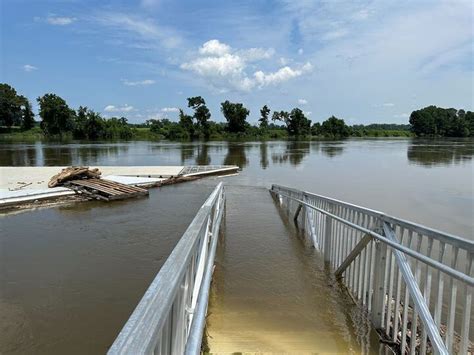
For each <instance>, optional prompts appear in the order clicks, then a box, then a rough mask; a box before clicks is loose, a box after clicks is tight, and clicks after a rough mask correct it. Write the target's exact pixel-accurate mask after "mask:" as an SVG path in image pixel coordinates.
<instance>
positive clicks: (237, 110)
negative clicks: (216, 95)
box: [221, 100, 250, 133]
mask: <svg viewBox="0 0 474 355" xmlns="http://www.w3.org/2000/svg"><path fill="white" fill-rule="evenodd" d="M221 111H222V114H223V115H224V117H225V119H226V120H227V130H228V131H229V132H231V133H242V132H245V129H246V126H247V116H248V115H249V114H250V111H249V110H247V109H246V108H245V107H244V105H243V104H241V103H232V102H229V101H228V100H226V101H224V102H222V103H221Z"/></svg>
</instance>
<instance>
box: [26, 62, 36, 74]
mask: <svg viewBox="0 0 474 355" xmlns="http://www.w3.org/2000/svg"><path fill="white" fill-rule="evenodd" d="M37 69H38V68H37V67H35V66H34V65H31V64H25V65H24V66H23V70H24V71H26V72H28V73H29V72H31V71H34V70H37Z"/></svg>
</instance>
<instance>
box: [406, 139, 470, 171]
mask: <svg viewBox="0 0 474 355" xmlns="http://www.w3.org/2000/svg"><path fill="white" fill-rule="evenodd" d="M473 155H474V141H473V140H467V141H465V142H456V143H453V142H449V143H448V142H439V143H438V142H436V141H419V140H414V141H412V142H410V144H409V146H408V149H407V158H408V161H409V162H410V163H412V164H415V165H421V166H424V167H434V166H450V165H458V164H462V163H464V162H467V161H470V160H471V159H472V156H473Z"/></svg>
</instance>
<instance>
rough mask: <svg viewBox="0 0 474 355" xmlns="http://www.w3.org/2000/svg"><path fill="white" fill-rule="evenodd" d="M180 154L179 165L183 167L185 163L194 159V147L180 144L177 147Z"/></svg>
mask: <svg viewBox="0 0 474 355" xmlns="http://www.w3.org/2000/svg"><path fill="white" fill-rule="evenodd" d="M179 150H180V153H181V165H185V164H186V161H187V160H189V159H191V158H193V157H194V146H192V145H187V144H181V145H180V146H179Z"/></svg>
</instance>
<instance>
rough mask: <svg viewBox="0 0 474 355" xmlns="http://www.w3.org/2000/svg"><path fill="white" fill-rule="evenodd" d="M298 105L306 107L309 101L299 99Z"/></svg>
mask: <svg viewBox="0 0 474 355" xmlns="http://www.w3.org/2000/svg"><path fill="white" fill-rule="evenodd" d="M298 103H299V104H300V105H306V104H307V103H308V100H306V99H298Z"/></svg>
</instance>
